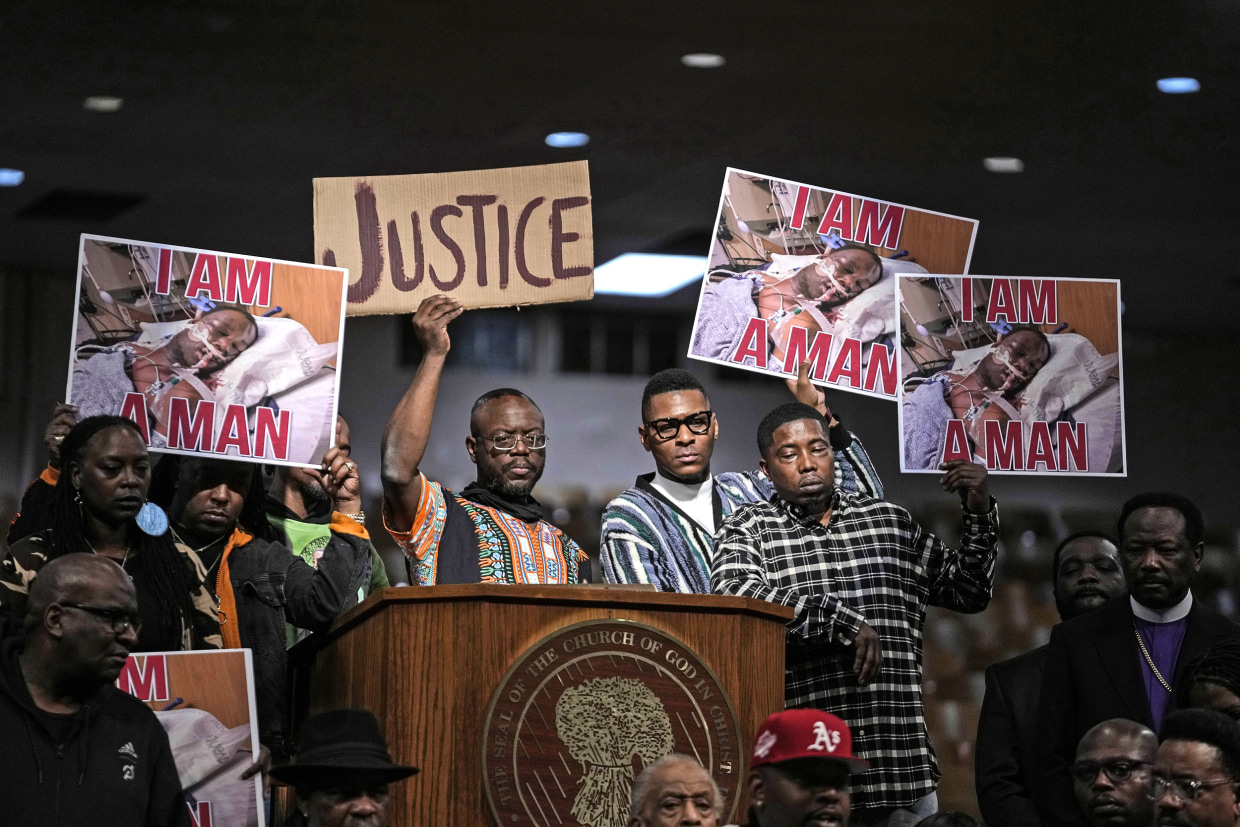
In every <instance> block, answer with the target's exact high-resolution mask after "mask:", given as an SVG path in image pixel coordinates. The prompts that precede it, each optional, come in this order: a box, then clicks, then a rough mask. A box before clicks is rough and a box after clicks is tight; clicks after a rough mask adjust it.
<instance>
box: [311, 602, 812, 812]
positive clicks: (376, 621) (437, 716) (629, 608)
mask: <svg viewBox="0 0 1240 827" xmlns="http://www.w3.org/2000/svg"><path fill="white" fill-rule="evenodd" d="M792 616H793V611H792V609H790V608H787V607H784V606H778V605H774V604H770V603H766V602H763V601H758V600H750V599H746V598H739V597H724V596H717V595H692V594H666V593H660V592H656V591H653V590H645V589H635V588H631V587H604V586H504V585H490V584H477V585H465V586H432V587H406V588H388V589H384V590H382V591H381V592H378V593H376V594H373V595H371V596H370V597H369V598H368V599H367V600H366V601H365V602H364V603H362V604H361V605H359V606H357V607H355V608H354V609H352V610H351V611H349V612H348V613H347V614H345V615H343V616H342V617H341V618H340V619H339V620H337V621H336V623H335V624H334V625H333V627H332V629H331V631H330V632H328V633H327V634H325V635H317V636H314V637H312V638H310V639H308V640H306V641H303V642H302V643H300V644H298V645H297V646H296V647H294V648H293V650H291V653H290V655H291V660H292V663H291V669H292V682H291V683H292V686H293V695H294V700H293V710H294V732H295V733H296V732H297V730H298V728H299V726H300V721H301V720H304V717H305V715H307V714H312V713H314V712H318V711H321V710H325V709H333V708H338V707H359V708H363V709H369V710H371V711H372V712H374V713H375V715H376V717H377V718H378V719H379V723H380V726H381V727H382V728H383V729H384V733H385V736H386V738H387V741H388V745H389V747H390V749H391V751H392V755H393V759H394V760H395V761H397V762H398V763H406V764H413V765H415V766H417V767H420V768H421V772H420V773H419V774H418V775H415V776H413V777H412V778H410V779H409V780H408V781H406V782H401V783H398V784H395V785H393V786H392V797H391V801H390V804H389V808H388V811H389V815H390V818H391V823H392V824H393V825H394V827H404V825H415V824H452V825H459V826H460V827H464V825H477V827H497V825H496V824H495V823H494V817H493V816H492V814H491V812H490V810H489V807H488V804H487V799H486V794H485V792H484V786H485V784H484V780H483V756H482V754H481V753H482V749H483V736H484V732H483V729H484V719H485V718H486V717H487V715H488V704H489V703H490V702H491V698H492V695H493V693H494V692H495V690H496V688H497V687H498V686H500V684H501V681H503V680H504V678H505V675H506V673H507V672H508V671H509V669H510V667H512V666H513V664H514V663H515V662H516V661H517V660H518V659H519V658H520V657H521V656H522V654H523V653H527V651H528V650H529V649H530V648H531V647H532V646H534V644H536V643H537V642H539V641H541V640H542V639H544V638H546V637H548V636H549V635H551V634H553V633H555V632H556V631H557V630H560V629H563V628H564V627H566V626H570V625H573V624H577V623H581V622H583V621H606V620H619V621H630V622H634V623H638V624H644V625H645V626H648V627H653V628H654V629H657V630H659V631H660V632H662V633H663V634H665V635H667V636H670V637H672V638H675V639H676V640H678V641H680V642H682V643H683V644H684V646H685V647H687V648H688V649H690V650H692V652H693V653H696V655H697V656H698V657H699V658H700V661H701V663H702V664H703V665H705V666H706V667H707V668H708V669H709V670H710V671H711V672H713V674H714V676H715V678H716V679H717V682H718V685H719V686H720V687H722V688H723V690H724V692H725V693H726V694H727V695H728V696H729V697H730V699H731V704H732V708H734V710H735V713H736V719H737V723H738V724H739V735H740V744H739V745H738V749H737V759H738V760H737V761H736V766H735V773H736V775H735V778H736V779H737V789H741V790H742V793H741V795H740V801H739V802H738V806H737V808H736V810H735V812H734V813H733V814H732V816H733V818H732V821H733V822H736V821H738V820H739V821H743V820H744V813H745V810H744V808H745V807H746V806H748V803H747V801H745V800H744V799H745V796H744V794H743V779H744V774H745V773H746V772H747V770H748V766H747V763H748V755H749V752H748V751H749V749H750V747H751V745H752V739H753V735H754V732H755V731H756V730H757V727H758V725H759V724H760V723H761V721H762V719H763V718H765V717H766V716H767V715H769V714H770V713H772V712H776V711H778V710H781V709H783V706H784V624H785V623H786V622H787V621H788V620H789V619H790V618H791V617H792ZM548 783H550V782H548ZM515 820H516V819H515V817H514V821H515ZM548 821H550V822H551V823H552V824H555V823H556V819H555V818H550V817H549V818H548ZM563 823H565V824H567V823H568V822H567V821H564V822H563Z"/></svg>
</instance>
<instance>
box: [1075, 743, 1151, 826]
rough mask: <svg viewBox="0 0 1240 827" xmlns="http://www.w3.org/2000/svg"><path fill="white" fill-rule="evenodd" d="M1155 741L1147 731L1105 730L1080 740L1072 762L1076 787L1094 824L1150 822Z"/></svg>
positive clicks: (1077, 797) (1115, 824)
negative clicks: (1074, 760) (1074, 761)
mask: <svg viewBox="0 0 1240 827" xmlns="http://www.w3.org/2000/svg"><path fill="white" fill-rule="evenodd" d="M1146 739H1148V740H1146ZM1154 743H1155V742H1154V736H1153V734H1152V733H1148V732H1147V733H1145V735H1144V737H1142V735H1140V734H1137V733H1127V732H1124V733H1119V732H1105V731H1104V732H1101V733H1097V734H1095V735H1093V737H1090V736H1086V738H1085V739H1083V740H1082V741H1081V744H1080V746H1079V747H1078V748H1077V752H1076V764H1074V765H1073V772H1072V775H1073V789H1074V790H1075V792H1076V800H1077V801H1079V802H1080V804H1081V809H1082V810H1084V811H1085V817H1086V818H1087V819H1088V820H1089V823H1090V824H1091V825H1093V827H1130V826H1132V827H1135V825H1141V827H1146V825H1149V824H1150V823H1151V821H1152V818H1153V813H1154V802H1153V801H1152V800H1151V799H1150V792H1151V789H1152V788H1151V784H1152V782H1153V776H1152V775H1151V766H1150V765H1151V763H1152V759H1153V758H1154Z"/></svg>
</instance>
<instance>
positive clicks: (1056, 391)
mask: <svg viewBox="0 0 1240 827" xmlns="http://www.w3.org/2000/svg"><path fill="white" fill-rule="evenodd" d="M1046 338H1047V341H1048V342H1050V346H1051V358H1050V359H1049V360H1048V361H1047V363H1046V364H1045V365H1044V366H1043V367H1042V369H1041V370H1040V371H1038V375H1037V376H1035V377H1033V381H1032V382H1030V383H1029V384H1028V385H1027V386H1025V389H1024V390H1022V391H1021V392H1020V393H1018V394H1017V395H1016V397H1015V399H1014V400H1013V401H1014V402H1015V403H1016V407H1017V408H1019V409H1020V418H1021V419H1022V420H1024V421H1025V422H1054V421H1055V420H1056V419H1058V418H1059V417H1060V416H1061V415H1062V414H1063V412H1064V411H1066V410H1070V409H1071V408H1072V407H1073V406H1074V405H1076V404H1077V403H1079V402H1081V401H1082V400H1084V399H1085V398H1086V397H1088V396H1089V395H1090V394H1091V393H1093V392H1094V391H1095V390H1097V389H1098V388H1099V387H1101V385H1102V384H1103V383H1104V382H1105V381H1106V378H1107V376H1109V375H1110V373H1111V370H1112V369H1113V368H1114V367H1115V366H1116V365H1117V364H1119V354H1118V353H1111V354H1108V355H1106V356H1103V355H1102V354H1100V353H1098V349H1097V348H1095V347H1094V346H1093V344H1092V343H1090V341H1089V340H1088V339H1086V338H1085V337H1084V336H1082V335H1080V334H1079V333H1051V334H1048V335H1047V337H1046ZM990 351H991V346H990V345H987V346H985V347H975V348H970V349H968V350H958V351H956V353H955V354H954V356H955V362H954V363H953V365H952V371H953V372H954V373H964V372H966V371H967V370H968V369H969V368H971V367H973V366H974V365H976V364H977V363H978V362H980V361H981V360H982V358H983V357H984V356H985V355H986V354H987V353H989V352H990Z"/></svg>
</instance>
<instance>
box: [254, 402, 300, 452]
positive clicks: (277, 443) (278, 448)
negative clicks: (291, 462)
mask: <svg viewBox="0 0 1240 827" xmlns="http://www.w3.org/2000/svg"><path fill="white" fill-rule="evenodd" d="M254 419H255V424H254V456H256V457H265V458H267V459H283V460H287V459H288V446H289V440H290V439H291V438H292V436H293V412H292V411H280V412H279V413H276V411H275V410H274V409H273V408H266V407H262V408H259V409H258V412H257V413H256V414H255V415H254Z"/></svg>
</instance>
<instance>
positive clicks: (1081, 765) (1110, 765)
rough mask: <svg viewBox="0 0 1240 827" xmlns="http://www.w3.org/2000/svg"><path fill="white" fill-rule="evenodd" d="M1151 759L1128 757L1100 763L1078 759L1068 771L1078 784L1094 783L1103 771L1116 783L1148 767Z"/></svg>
mask: <svg viewBox="0 0 1240 827" xmlns="http://www.w3.org/2000/svg"><path fill="white" fill-rule="evenodd" d="M1151 763H1152V762H1150V761H1131V760H1128V759H1117V760H1115V761H1105V762H1103V763H1101V764H1100V763H1098V762H1097V761H1077V762H1076V763H1075V764H1073V765H1072V766H1071V767H1069V768H1068V771H1069V772H1071V773H1072V780H1074V781H1076V782H1077V783H1078V784H1092V783H1093V782H1094V779H1096V778H1097V777H1098V773H1099V772H1100V771H1101V772H1103V773H1105V774H1106V777H1107V778H1109V779H1111V781H1113V782H1114V783H1116V784H1119V783H1120V782H1123V781H1127V780H1128V779H1129V778H1131V777H1132V774H1133V773H1134V772H1136V771H1137V770H1139V769H1140V768H1141V767H1148V766H1149V765H1150V764H1151Z"/></svg>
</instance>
